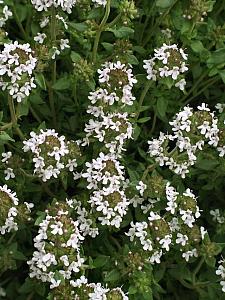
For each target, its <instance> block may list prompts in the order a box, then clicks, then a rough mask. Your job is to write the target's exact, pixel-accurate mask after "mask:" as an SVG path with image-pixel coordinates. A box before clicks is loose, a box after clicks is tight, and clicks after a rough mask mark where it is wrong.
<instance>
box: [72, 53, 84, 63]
mask: <svg viewBox="0 0 225 300" xmlns="http://www.w3.org/2000/svg"><path fill="white" fill-rule="evenodd" d="M70 57H71V59H72V61H73V62H79V61H80V60H81V56H80V54H79V53H77V52H74V51H72V52H71V54H70Z"/></svg>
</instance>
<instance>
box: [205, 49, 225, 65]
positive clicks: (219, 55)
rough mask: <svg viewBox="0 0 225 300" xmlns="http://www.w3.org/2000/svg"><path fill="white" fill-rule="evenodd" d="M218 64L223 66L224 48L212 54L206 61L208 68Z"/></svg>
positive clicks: (224, 58) (224, 60)
mask: <svg viewBox="0 0 225 300" xmlns="http://www.w3.org/2000/svg"><path fill="white" fill-rule="evenodd" d="M220 64H223V65H224V64H225V48H221V49H218V50H216V51H214V52H212V53H211V57H210V58H209V59H208V60H207V65H208V66H209V67H210V68H212V67H213V66H215V65H220Z"/></svg>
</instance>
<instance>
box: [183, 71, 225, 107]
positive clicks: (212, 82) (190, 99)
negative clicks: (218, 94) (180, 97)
mask: <svg viewBox="0 0 225 300" xmlns="http://www.w3.org/2000/svg"><path fill="white" fill-rule="evenodd" d="M218 80H220V77H219V76H218V77H216V78H212V79H210V80H208V81H207V82H206V83H205V86H204V87H203V88H202V89H201V90H199V91H198V92H197V93H196V94H195V95H193V96H192V97H191V98H189V99H188V100H187V101H186V102H185V103H184V106H185V105H187V104H188V103H190V102H191V101H192V100H193V99H194V98H196V97H197V96H198V95H200V94H201V93H203V92H204V91H205V90H206V89H207V88H209V87H210V86H211V85H212V84H214V83H216V82H217V81H218Z"/></svg>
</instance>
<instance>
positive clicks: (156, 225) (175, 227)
mask: <svg viewBox="0 0 225 300" xmlns="http://www.w3.org/2000/svg"><path fill="white" fill-rule="evenodd" d="M137 189H139V190H140V191H141V193H142V195H143V191H145V190H146V193H147V191H148V188H147V185H145V184H144V183H143V182H141V183H139V185H138V186H137ZM144 197H145V195H144ZM164 199H166V206H165V207H164V210H163V211H166V213H164V215H163V216H161V213H160V211H157V212H154V211H155V210H156V207H155V204H156V203H158V202H159V201H161V203H165V200H164ZM143 200H145V199H143ZM148 201H149V200H148ZM141 208H144V210H145V211H143V212H144V213H147V212H148V209H146V207H145V206H144V205H142V206H141ZM148 214H149V215H148V222H146V221H143V222H136V223H133V222H131V228H130V229H129V231H128V232H127V233H126V235H127V236H129V238H130V241H131V242H134V243H135V245H136V244H137V245H139V243H140V244H141V246H142V248H143V250H144V251H145V252H146V253H147V257H148V260H149V262H150V263H152V264H154V263H160V262H161V260H160V259H161V257H162V255H163V253H164V252H168V251H169V250H170V249H171V246H173V248H175V249H176V248H177V249H178V250H179V251H181V252H182V257H183V258H184V259H185V260H186V261H189V259H190V258H191V257H197V256H198V255H199V253H198V248H199V243H200V241H201V240H202V241H203V240H204V237H205V234H206V231H205V229H204V227H200V228H199V227H198V226H197V225H196V224H195V223H196V220H197V219H198V218H199V217H200V210H199V207H198V205H197V201H196V198H195V196H194V194H193V193H192V192H191V191H190V189H187V190H186V191H184V192H183V193H182V194H180V193H178V192H177V191H176V189H175V188H174V187H173V186H171V184H170V183H169V182H167V184H166V187H165V192H164V197H162V198H161V199H157V200H156V201H153V199H152V201H151V210H150V213H148Z"/></svg>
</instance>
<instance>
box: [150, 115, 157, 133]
mask: <svg viewBox="0 0 225 300" xmlns="http://www.w3.org/2000/svg"><path fill="white" fill-rule="evenodd" d="M156 120H157V113H156V112H155V113H154V117H153V122H152V128H151V130H150V135H152V133H153V132H154V130H155V125H156Z"/></svg>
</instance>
